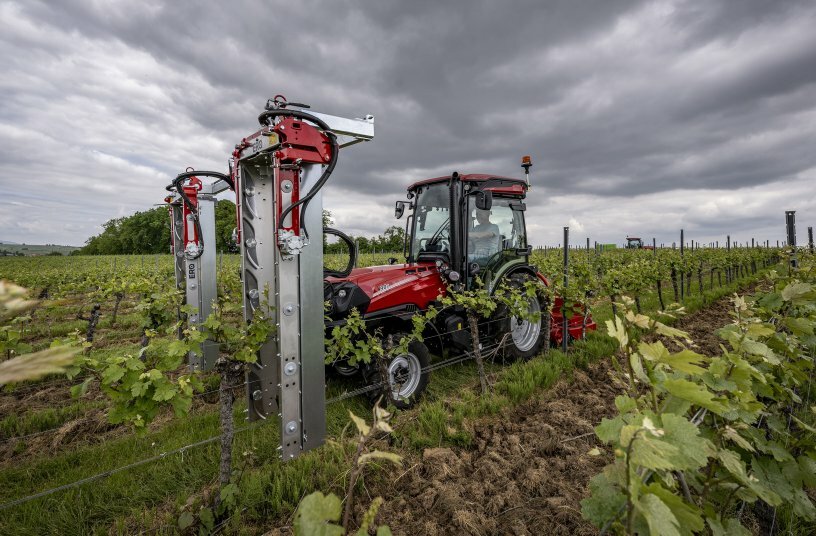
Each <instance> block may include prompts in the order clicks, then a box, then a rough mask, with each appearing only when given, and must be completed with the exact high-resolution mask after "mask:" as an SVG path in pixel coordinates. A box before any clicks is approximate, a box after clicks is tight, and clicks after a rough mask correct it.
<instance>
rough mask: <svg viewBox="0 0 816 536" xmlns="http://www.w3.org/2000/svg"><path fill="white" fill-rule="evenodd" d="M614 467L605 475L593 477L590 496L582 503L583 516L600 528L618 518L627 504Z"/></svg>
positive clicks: (604, 473) (590, 484)
mask: <svg viewBox="0 0 816 536" xmlns="http://www.w3.org/2000/svg"><path fill="white" fill-rule="evenodd" d="M614 467H615V466H608V467H607V468H606V469H604V472H603V473H601V474H599V475H595V476H594V477H592V479H591V480H590V481H589V490H590V496H589V498H587V499H584V500H582V501H581V515H582V516H583V518H584V519H587V520H589V521H590V522H592V524H593V525H595V526H596V527H598V528H601V527H603V526H604V525H605V524H606V523H607V522H608V521H609V520H611V519H614V518H615V517H617V516H618V514H619V513H620V511H621V509H622V508H623V506H624V505H625V504H626V495H624V493H623V492H622V491H621V490H620V487H619V482H618V480H619V479H618V478H615V476H614Z"/></svg>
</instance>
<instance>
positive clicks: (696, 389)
mask: <svg viewBox="0 0 816 536" xmlns="http://www.w3.org/2000/svg"><path fill="white" fill-rule="evenodd" d="M663 386H664V387H665V388H666V390H667V391H668V392H669V393H671V394H672V395H674V396H676V397H678V398H682V399H683V400H688V401H689V402H691V403H692V404H696V405H698V406H700V407H703V408H706V409H708V410H711V411H713V412H714V413H716V414H717V415H722V414H723V413H725V412H726V411H727V410H728V407H727V406H726V405H725V404H723V403H722V402H718V401H716V400H714V394H713V393H711V392H710V391H709V390H708V389H706V388H705V387H703V386H701V385H697V384H696V383H693V382H690V381H688V380H682V379H667V380H666V381H664V382H663Z"/></svg>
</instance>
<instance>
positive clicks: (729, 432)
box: [723, 426, 756, 452]
mask: <svg viewBox="0 0 816 536" xmlns="http://www.w3.org/2000/svg"><path fill="white" fill-rule="evenodd" d="M723 437H726V438H728V439H730V440H731V441H733V442H734V443H736V444H737V446H739V447H740V448H742V449H745V450H747V451H748V452H756V449H754V447H753V445H751V443H749V442H748V440H747V439H745V438H744V437H742V436H741V435H740V434H739V432H738V431H736V430H735V429H733V428H731V427H730V426H726V427H725V429H724V431H723Z"/></svg>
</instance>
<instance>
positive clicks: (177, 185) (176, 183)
mask: <svg viewBox="0 0 816 536" xmlns="http://www.w3.org/2000/svg"><path fill="white" fill-rule="evenodd" d="M188 169H189V168H188ZM199 175H200V176H202V177H215V178H217V179H221V180H222V181H224V182H226V183H227V184H229V186H230V189H231V190H232V191H235V183H234V182H232V178H230V177H229V176H228V175H225V174H223V173H220V172H218V171H185V172H184V173H179V174H178V175H176V178H175V179H173V182H171V183H170V184H169V185H168V186H167V187H166V188H165V189H166V190H167V191H168V192H172V191H174V190H175V192H176V193H178V194H179V197H181V199H182V201H184V204H185V205H187V208H188V209H189V210H190V214H192V215H193V225H195V229H196V235H198V241H199V242H200V243H201V247H200V248H199V250H198V253H197V254H196V255H195V256H192V257H189V259H190V260H195V259H197V258H199V257H201V256H202V255H203V254H204V233H202V232H201V222H199V221H198V211H197V210H196V207H195V205H193V202H192V201H190V198H189V197H187V194H185V193H184V188H182V186H181V183H182V182H184V181H185V180H187V179H189V178H190V177H197V176H199ZM185 255H186V253H185Z"/></svg>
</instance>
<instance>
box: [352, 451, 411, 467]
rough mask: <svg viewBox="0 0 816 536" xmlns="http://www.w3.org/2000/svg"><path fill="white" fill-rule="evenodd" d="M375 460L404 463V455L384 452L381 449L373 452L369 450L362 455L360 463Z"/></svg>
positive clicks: (397, 463)
mask: <svg viewBox="0 0 816 536" xmlns="http://www.w3.org/2000/svg"><path fill="white" fill-rule="evenodd" d="M375 460H386V461H389V462H391V463H394V464H396V465H402V456H400V455H399V454H394V453H393V452H384V451H381V450H375V451H372V452H367V453H366V454H363V455H362V456H360V458H359V460H358V462H359V463H360V465H362V464H365V463H369V462H372V461H375Z"/></svg>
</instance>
